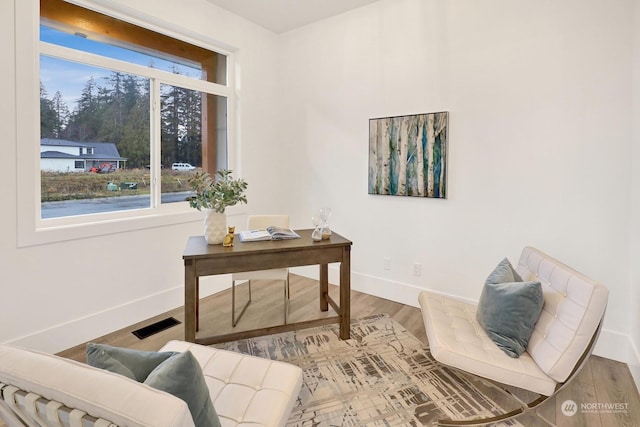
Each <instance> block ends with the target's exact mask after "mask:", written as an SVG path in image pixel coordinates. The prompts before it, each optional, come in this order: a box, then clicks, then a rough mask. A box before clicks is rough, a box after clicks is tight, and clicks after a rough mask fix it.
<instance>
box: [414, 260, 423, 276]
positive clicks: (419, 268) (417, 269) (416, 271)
mask: <svg viewBox="0 0 640 427" xmlns="http://www.w3.org/2000/svg"><path fill="white" fill-rule="evenodd" d="M413 275H414V276H420V275H422V264H420V263H417V262H416V263H414V264H413Z"/></svg>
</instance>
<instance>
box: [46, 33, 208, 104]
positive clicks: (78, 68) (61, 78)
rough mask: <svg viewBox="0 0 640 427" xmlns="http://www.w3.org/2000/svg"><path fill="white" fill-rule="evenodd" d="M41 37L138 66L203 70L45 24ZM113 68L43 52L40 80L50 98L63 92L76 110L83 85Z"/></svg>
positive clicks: (184, 71) (196, 72)
mask: <svg viewBox="0 0 640 427" xmlns="http://www.w3.org/2000/svg"><path fill="white" fill-rule="evenodd" d="M40 40H41V41H44V42H48V43H52V44H56V45H59V46H65V47H69V48H72V49H77V50H81V51H84V52H91V53H94V54H98V55H102V56H106V57H109V58H114V59H120V60H124V61H127V62H131V63H134V64H138V65H144V66H150V65H151V66H153V68H157V69H160V70H164V71H170V72H172V71H174V70H178V71H179V72H180V74H183V75H187V76H193V77H196V78H200V71H199V70H197V69H195V68H190V67H186V66H184V65H181V64H178V63H175V62H171V61H167V60H164V59H161V58H157V57H153V56H151V55H146V54H142V53H138V52H134V51H132V50H128V49H124V48H121V47H117V46H112V45H108V44H105V43H100V42H96V41H92V40H90V39H87V38H84V37H80V36H75V35H72V34H67V33H64V32H62V31H58V30H54V29H52V28H50V27H46V26H44V25H41V26H40ZM110 73H111V70H107V69H104V68H98V67H93V66H88V65H84V64H79V63H75V62H72V61H67V60H63V59H57V58H53V57H50V56H46V55H40V81H41V82H42V84H43V85H44V87H45V89H46V91H47V95H48V98H52V97H53V95H55V93H56V92H57V91H60V93H61V94H62V97H63V99H64V100H65V102H66V103H67V107H68V108H69V111H73V109H74V108H75V104H76V102H77V100H78V99H79V98H80V93H81V92H82V88H83V87H84V86H85V84H86V83H87V81H88V80H89V79H90V78H91V77H93V79H94V80H95V82H96V83H97V84H101V83H102V81H101V79H102V78H103V77H106V76H108V75H109V74H110Z"/></svg>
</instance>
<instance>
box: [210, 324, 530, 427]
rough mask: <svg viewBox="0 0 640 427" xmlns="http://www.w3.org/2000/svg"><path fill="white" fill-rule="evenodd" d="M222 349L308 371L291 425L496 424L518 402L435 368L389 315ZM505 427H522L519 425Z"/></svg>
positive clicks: (460, 375) (480, 383) (468, 378)
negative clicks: (345, 327) (342, 332)
mask: <svg viewBox="0 0 640 427" xmlns="http://www.w3.org/2000/svg"><path fill="white" fill-rule="evenodd" d="M215 347H218V348H224V349H227V350H233V351H237V352H241V353H246V354H252V355H254V356H259V357H264V358H269V359H275V360H282V361H285V362H288V363H292V364H294V365H297V366H300V367H301V368H302V370H303V374H304V380H303V381H304V384H303V386H302V390H301V392H300V396H299V397H298V404H297V406H296V407H295V408H294V409H293V412H292V414H291V417H290V418H289V422H288V424H287V425H288V426H292V427H293V426H296V427H297V426H314V427H316V426H317V427H330V426H420V425H427V426H431V425H435V422H436V421H437V420H438V419H442V418H453V419H456V420H461V419H466V418H477V417H478V416H480V417H488V416H491V415H496V414H500V413H504V412H505V409H507V408H506V407H509V406H510V408H508V409H511V408H513V405H514V403H513V402H508V401H505V398H504V396H503V395H501V394H500V393H497V392H496V389H495V388H494V387H492V386H491V385H490V384H489V383H487V382H485V381H482V380H480V379H479V378H477V377H475V376H472V375H467V374H465V373H463V372H461V371H458V370H456V369H452V368H448V367H446V366H444V365H442V364H440V363H438V362H437V361H435V360H434V359H433V358H432V356H431V353H429V349H428V348H426V347H425V346H424V345H423V344H422V343H421V342H420V340H418V339H417V338H416V337H414V336H413V335H411V334H410V333H409V332H408V331H407V330H406V329H405V328H404V327H402V326H401V325H400V324H399V323H397V322H396V321H395V320H393V319H392V318H390V317H389V316H387V315H376V316H370V317H366V318H363V319H356V320H353V321H352V322H351V339H349V340H344V341H343V340H340V339H339V338H338V325H327V326H323V327H319V328H311V329H305V330H300V331H295V332H287V333H282V334H275V335H269V336H264V337H258V338H251V339H246V340H241V341H235V342H230V343H225V344H218V345H216V346H215ZM500 425H505V426H506V425H508V426H512V425H520V424H519V423H517V422H515V421H511V422H507V423H502V424H500Z"/></svg>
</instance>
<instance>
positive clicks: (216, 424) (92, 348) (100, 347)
mask: <svg viewBox="0 0 640 427" xmlns="http://www.w3.org/2000/svg"><path fill="white" fill-rule="evenodd" d="M87 364H89V365H91V366H95V367H97V368H102V369H105V370H107V371H110V372H115V373H118V374H121V375H124V376H126V377H128V378H131V379H133V380H136V381H138V382H143V383H145V384H147V385H148V386H150V387H153V388H156V389H158V390H162V391H165V392H167V393H170V394H172V395H174V396H176V397H178V398H180V399H182V400H184V401H185V402H186V403H187V406H188V407H189V411H190V412H191V416H192V417H193V422H194V424H195V426H196V427H220V419H219V418H218V414H217V413H216V410H215V408H214V407H213V403H212V402H211V397H210V395H209V388H208V387H207V384H206V382H205V379H204V375H203V373H202V368H201V367H200V364H199V363H198V361H197V360H196V358H195V357H194V356H193V354H192V353H191V352H190V351H186V352H184V353H177V352H153V351H142V350H132V349H128V348H119V347H112V346H109V345H105V344H95V343H89V344H87Z"/></svg>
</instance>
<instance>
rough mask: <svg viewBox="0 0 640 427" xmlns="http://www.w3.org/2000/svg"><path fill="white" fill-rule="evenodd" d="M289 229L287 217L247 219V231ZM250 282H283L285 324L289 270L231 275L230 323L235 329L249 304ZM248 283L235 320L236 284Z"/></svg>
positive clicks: (267, 216) (287, 307)
mask: <svg viewBox="0 0 640 427" xmlns="http://www.w3.org/2000/svg"><path fill="white" fill-rule="evenodd" d="M270 226H275V227H283V228H289V215H249V216H248V217H247V229H248V230H263V229H265V228H267V227H270ZM252 280H282V281H283V282H284V323H287V315H288V311H289V269H288V268H274V269H270V270H258V271H247V272H241V273H233V274H232V276H231V323H232V325H233V326H234V327H235V326H236V325H237V324H238V321H239V320H240V318H241V317H242V315H243V314H244V312H245V310H246V309H247V307H248V306H249V304H250V303H251V281H252ZM237 281H248V286H249V299H248V300H247V302H246V303H245V305H244V306H243V307H242V310H241V311H240V314H239V315H238V317H237V318H236V314H235V313H236V282H237Z"/></svg>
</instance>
